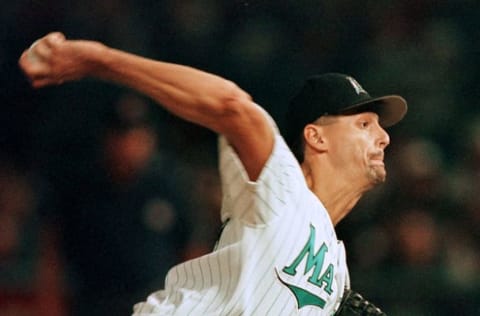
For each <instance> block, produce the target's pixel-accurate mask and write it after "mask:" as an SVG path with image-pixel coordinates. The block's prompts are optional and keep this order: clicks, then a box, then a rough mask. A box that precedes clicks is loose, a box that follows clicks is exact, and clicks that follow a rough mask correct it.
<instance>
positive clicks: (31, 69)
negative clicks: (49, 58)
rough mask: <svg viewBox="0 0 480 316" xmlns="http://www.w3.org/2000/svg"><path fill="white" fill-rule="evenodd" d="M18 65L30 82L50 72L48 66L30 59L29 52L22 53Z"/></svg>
mask: <svg viewBox="0 0 480 316" xmlns="http://www.w3.org/2000/svg"><path fill="white" fill-rule="evenodd" d="M18 63H19V66H20V68H21V69H22V71H23V72H24V73H25V74H26V75H27V76H28V77H29V78H30V79H32V80H33V79H35V78H38V77H43V76H46V75H48V73H49V70H50V66H49V65H48V64H46V63H43V62H40V61H39V60H35V59H32V55H31V52H30V50H26V51H24V52H23V54H22V55H21V56H20V59H19V61H18Z"/></svg>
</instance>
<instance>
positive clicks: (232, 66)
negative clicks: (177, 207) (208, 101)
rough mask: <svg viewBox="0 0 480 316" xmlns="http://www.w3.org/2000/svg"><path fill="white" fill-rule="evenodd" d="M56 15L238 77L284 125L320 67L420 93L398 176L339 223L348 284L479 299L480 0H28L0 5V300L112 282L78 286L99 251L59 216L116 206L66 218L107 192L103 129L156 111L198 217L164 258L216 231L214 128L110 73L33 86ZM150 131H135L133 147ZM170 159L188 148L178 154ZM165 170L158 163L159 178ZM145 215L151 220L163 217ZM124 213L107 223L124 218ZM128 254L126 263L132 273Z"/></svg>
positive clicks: (443, 298)
mask: <svg viewBox="0 0 480 316" xmlns="http://www.w3.org/2000/svg"><path fill="white" fill-rule="evenodd" d="M57 30H59V31H62V32H64V33H65V34H66V36H67V37H68V38H86V39H95V40H99V41H102V42H104V43H106V44H108V45H109V46H112V47H115V48H119V49H124V50H127V51H129V52H132V53H136V54H140V55H144V56H147V57H151V58H154V59H160V60H165V61H170V62H176V63H182V64H187V65H191V66H194V67H197V68H200V69H204V70H207V71H210V72H213V73H216V74H219V75H221V76H223V77H226V78H229V79H231V80H233V81H235V82H236V83H237V84H238V85H239V86H241V87H242V88H244V89H245V90H246V91H248V92H249V93H250V94H251V95H252V96H253V97H254V99H255V100H256V101H257V103H259V104H260V105H262V106H264V107H265V108H266V109H267V110H268V111H269V112H270V113H272V115H273V116H274V118H275V119H277V121H278V123H279V125H280V126H282V125H283V124H284V119H283V113H284V109H285V106H286V104H287V102H288V99H289V98H290V97H291V95H292V94H293V93H294V91H295V90H296V88H298V86H299V85H300V84H301V82H302V80H303V79H304V78H305V77H306V76H308V75H310V74H313V73H321V72H330V71H336V72H344V73H349V74H352V75H353V76H354V77H356V78H357V79H358V80H359V81H360V82H361V83H362V85H363V86H364V88H366V90H367V91H370V92H371V93H372V94H383V93H395V94H400V95H402V96H404V97H405V98H406V99H407V101H408V103H409V108H410V110H409V113H408V115H407V117H406V119H405V120H404V121H403V122H402V124H400V125H398V126H396V127H394V128H392V129H390V134H391V139H392V144H391V146H390V147H389V149H388V151H387V168H388V171H389V179H388V181H387V183H386V184H385V185H384V186H382V187H381V188H379V189H376V190H374V191H373V192H371V193H369V194H368V195H367V196H365V198H364V199H363V200H362V201H361V203H360V204H359V205H358V206H357V208H356V209H355V210H354V211H353V213H352V214H351V215H350V216H349V217H348V218H347V219H346V220H345V221H344V222H342V223H341V224H340V225H339V227H338V235H339V238H341V239H343V240H344V241H345V243H346V247H347V253H348V262H349V266H350V269H351V279H352V283H353V286H354V288H355V289H357V290H358V291H360V292H362V293H364V294H365V296H367V297H368V298H371V299H372V300H373V301H374V302H376V303H377V304H378V305H380V306H382V307H384V309H385V310H386V311H388V312H389V315H393V316H396V315H410V316H412V315H413V316H415V315H419V316H420V315H478V314H480V303H479V302H480V300H479V298H480V286H479V284H480V283H479V275H480V252H479V251H480V233H479V231H480V230H479V229H478V226H479V224H480V186H479V185H478V181H479V177H480V108H479V104H478V100H479V97H480V89H479V88H478V74H479V73H480V38H479V37H480V32H479V30H480V6H479V4H478V2H477V1H473V0H458V1H447V0H445V1H428V0H416V1H413V0H408V1H395V0H392V1H383V0H382V1H351V0H350V1H346V0H339V1H320V0H317V1H314V0H295V1H293V0H286V1H266V0H264V1H233V0H232V1H215V0H203V1H202V0H185V1H173V0H170V1H168V0H166V1H149V0H137V1H133V0H126V1H112V0H96V1H92V0H84V1H77V2H67V1H60V0H47V1H25V0H19V1H7V2H2V4H1V5H0V41H1V46H0V67H1V68H0V69H1V73H0V76H1V77H0V78H1V79H0V80H1V88H0V91H1V99H0V101H1V103H0V315H5V316H8V315H16V316H19V315H82V311H81V308H79V307H78V302H83V301H82V300H83V299H85V300H87V301H88V299H91V300H92V299H93V300H94V301H99V300H100V299H99V297H100V296H95V297H94V298H91V297H90V298H82V295H83V294H81V293H84V292H88V291H90V292H91V293H94V292H95V291H94V289H92V288H88V286H91V283H88V282H87V283H82V282H84V281H80V280H82V276H81V273H79V272H78V269H79V268H78V265H80V266H83V267H84V266H85V265H86V264H87V263H88V262H89V261H90V260H93V259H94V257H96V256H97V257H98V253H99V252H101V250H99V247H100V248H101V242H99V243H98V244H97V243H96V242H95V239H93V240H94V241H93V242H92V240H89V239H85V238H84V236H82V230H81V229H79V233H78V234H75V235H74V236H73V237H72V235H73V234H68V232H69V229H70V226H68V225H67V224H65V223H70V225H71V222H72V221H74V222H75V224H78V225H76V226H75V227H86V228H85V229H86V230H89V229H90V226H91V222H92V221H98V220H101V219H103V220H106V222H105V223H106V224H108V223H109V221H108V218H116V217H120V216H122V215H118V214H116V213H115V207H116V206H115V205H109V206H108V207H106V209H108V211H109V212H112V213H107V214H109V215H108V216H111V217H108V216H106V219H105V218H100V219H98V218H97V217H98V213H93V214H89V215H86V216H84V217H78V216H77V217H75V216H73V217H74V218H73V219H72V213H73V214H78V212H79V207H78V205H80V204H81V205H82V206H83V207H85V208H88V207H90V208H95V207H97V205H96V203H95V201H98V200H99V199H100V200H102V201H103V194H107V193H105V192H104V191H102V190H97V189H96V188H97V187H101V186H102V185H100V184H99V183H97V182H96V181H95V178H96V177H97V175H99V174H101V172H102V171H101V170H100V169H101V168H102V167H101V164H99V163H98V161H99V160H102V158H105V157H102V155H104V151H103V147H102V146H104V145H105V143H104V138H102V137H104V136H105V135H106V131H107V130H109V131H111V129H116V131H117V132H118V131H119V130H122V131H124V130H125V129H131V128H135V127H139V126H140V127H145V126H148V127H149V130H150V131H152V130H153V131H154V134H155V135H154V139H155V141H154V142H153V143H154V147H155V150H154V153H151V154H149V155H151V156H149V157H155V159H157V158H158V157H159V156H161V157H169V159H168V160H167V161H169V162H167V168H164V169H167V170H164V169H158V170H156V172H159V173H162V175H163V176H165V174H168V171H171V170H168V169H172V170H173V169H175V170H178V171H175V173H174V174H175V175H178V181H177V182H176V183H175V184H174V186H178V192H177V193H180V195H181V196H183V199H185V200H188V201H187V202H188V203H187V204H188V205H189V207H186V208H185V209H186V210H187V211H185V212H186V213H187V214H186V215H185V214H184V215H185V216H186V217H187V218H190V221H186V223H187V224H186V225H185V227H182V228H180V231H181V232H182V234H180V235H182V236H178V238H179V239H181V238H184V237H185V236H183V235H184V234H183V233H185V235H188V236H190V237H188V238H187V239H188V240H181V241H179V240H173V241H172V240H171V242H172V243H177V242H178V243H179V245H181V246H179V247H181V250H182V251H181V254H178V255H177V254H175V256H174V257H172V256H173V255H172V254H171V253H170V254H167V255H166V256H168V257H169V260H172V262H173V261H176V260H180V259H183V258H186V257H187V258H188V257H192V256H196V255H200V254H201V253H203V252H205V251H207V249H209V247H211V245H213V242H214V240H215V238H216V235H215V233H216V227H217V226H218V219H217V217H216V214H217V213H218V205H219V202H218V201H219V190H218V179H217V174H216V169H215V168H216V167H215V163H216V158H215V155H216V148H215V145H216V143H215V136H214V135H213V134H212V133H210V132H208V131H205V130H203V129H201V128H198V127H195V126H192V125H190V124H188V123H185V122H181V121H179V120H177V119H175V118H173V117H172V116H170V115H168V114H167V113H165V112H163V111H162V110H160V109H159V108H158V107H156V106H155V105H154V104H152V102H151V101H150V100H148V99H145V98H143V97H139V96H138V95H136V94H135V93H132V92H131V91H127V90H126V89H123V88H119V87H116V86H114V85H111V84H106V83H100V82H97V81H94V80H85V81H83V82H80V83H69V84H66V85H64V86H62V87H54V88H46V89H42V90H39V91H34V90H32V89H31V88H29V85H28V82H26V80H25V79H24V77H23V76H22V74H21V73H20V71H19V69H18V66H17V59H18V57H19V56H20V54H21V52H22V51H23V50H24V49H25V48H27V47H28V46H29V45H30V44H31V43H32V42H33V41H34V40H35V39H37V38H38V37H40V36H43V35H44V34H46V33H48V32H51V31H57ZM122 104H123V105H122ZM124 104H130V105H127V106H125V105H124ZM131 104H133V105H131ZM135 105H137V106H138V107H139V108H141V109H142V110H141V111H140V112H141V113H140V114H138V113H137V114H138V115H137V114H134V115H133V117H132V115H131V113H130V114H126V117H125V115H124V114H122V113H123V112H121V111H122V110H118V109H119V108H125V107H126V108H127V109H130V110H131V108H132V107H135ZM128 111H129V110H127V112H128ZM119 112H120V114H119ZM134 112H135V111H134ZM122 115H123V116H122ZM129 115H130V116H129ZM135 115H137V116H135ZM125 126H127V127H125ZM118 133H120V132H118ZM120 134H121V133H120ZM149 139H150V140H151V138H148V137H147V138H146V140H145V139H140V140H139V139H136V138H134V140H133V142H134V143H135V141H137V142H139V143H135V144H134V145H133V146H134V148H144V147H145V144H144V143H143V142H148V141H149ZM135 146H138V147H135ZM146 147H148V146H146ZM145 150H146V151H147V152H148V148H147V149H145ZM147 156H148V155H147ZM170 161H172V164H173V161H175V164H176V165H177V164H178V165H179V166H175V168H173V167H172V168H169V165H168V163H170ZM146 170H148V169H146ZM148 171H151V170H148ZM105 177H106V178H108V179H109V177H113V176H112V175H111V174H109V173H108V172H107V174H106V176H105ZM167 178H168V177H167ZM159 179H162V177H161V176H160V177H159ZM159 179H155V180H152V181H160V182H159V183H158V184H157V185H159V186H160V187H161V186H162V185H165V184H164V182H162V181H163V180H159ZM110 180H112V179H110ZM111 182H113V180H112V181H111ZM106 183H110V182H108V181H107V182H106ZM102 184H105V183H104V182H102ZM102 189H105V187H104V186H103V187H102ZM122 190H123V189H122ZM121 192H122V191H121V190H120V193H118V192H117V193H118V194H122V193H121ZM126 196H127V197H128V196H130V195H126ZM87 200H88V201H87ZM111 200H115V199H114V198H112V199H111ZM110 202H111V201H110ZM89 203H90V204H89ZM105 203H107V202H105ZM127 204H128V203H127ZM131 211H132V212H135V211H137V210H135V209H132V210H131ZM86 214H88V213H86ZM122 214H123V213H122ZM152 214H154V215H155V214H157V213H155V212H154V213H152ZM159 214H163V215H164V213H162V212H161V211H159ZM170 215H171V214H170ZM174 215H175V214H174ZM95 216H97V217H95ZM192 218H193V219H192ZM150 220H151V221H153V224H152V223H149V224H148V225H150V224H151V225H153V226H155V223H156V222H155V221H156V220H157V219H155V218H153V219H152V218H150ZM78 221H84V222H82V223H80V222H78ZM115 223H118V222H115ZM193 223H197V225H193ZM198 223H201V224H198ZM148 225H147V226H148ZM107 226H108V225H107ZM113 226H114V227H113V228H106V229H105V233H106V234H108V233H111V234H115V233H118V232H115V225H113ZM199 226H200V228H199ZM155 227H156V226H155ZM160 228H162V227H160ZM160 228H159V227H156V229H157V230H158V229H160ZM82 229H83V228H82ZM92 229H93V228H92ZM162 229H163V228H162ZM67 235H68V236H67ZM66 236H67V237H66ZM123 237H124V238H125V242H123V243H122V242H121V243H120V244H121V245H122V246H123V248H121V249H119V250H118V251H119V253H120V252H123V253H127V254H128V253H132V255H134V254H136V256H139V257H142V256H144V255H145V254H148V253H149V251H155V247H154V246H152V247H153V248H145V249H143V251H142V249H140V250H139V251H138V252H133V251H132V243H130V242H129V241H128V237H129V236H128V235H126V236H123ZM66 241H67V242H66ZM87 242H88V243H90V244H86V245H82V246H79V245H80V244H82V243H87ZM72 244H73V245H75V246H76V247H83V248H81V249H83V250H85V249H87V251H85V252H82V255H84V253H87V254H88V253H90V254H91V256H92V257H91V258H88V257H87V258H83V259H82V260H80V261H79V258H76V257H75V253H74V254H71V253H70V252H69V251H68V249H71V248H69V247H71V245H72ZM152 249H153V250H152ZM162 249H163V248H162ZM88 250H90V251H88ZM77 254H78V253H77ZM145 257H146V256H145ZM110 259H111V261H112V262H109V264H115V263H119V262H121V260H120V259H118V258H117V257H114V258H110ZM144 260H145V261H148V260H147V259H144ZM159 260H162V258H159ZM115 261H117V262H115ZM163 261H164V260H163ZM136 264H137V265H136V266H135V267H139V266H141V267H143V268H142V269H143V270H144V271H146V272H145V274H146V276H145V278H147V279H148V278H151V279H156V280H158V279H162V276H161V275H157V274H158V272H156V271H157V270H155V269H154V268H152V266H153V265H155V264H159V263H157V262H156V263H155V264H154V263H152V262H142V263H141V264H140V263H138V262H137V263H136ZM162 264H166V263H165V262H163V263H162ZM118 265H119V266H120V268H119V271H118V276H122V275H128V273H127V272H126V271H125V270H122V269H123V268H121V264H120V263H119V264H118ZM125 269H127V268H125ZM80 270H81V269H80ZM143 270H142V271H143ZM86 271H89V272H88V273H89V274H91V277H92V278H93V279H97V280H101V281H98V282H99V283H98V284H96V285H95V286H98V288H99V289H100V288H102V286H104V284H100V283H101V282H105V283H112V280H111V279H110V278H108V277H104V278H101V277H98V278H96V277H95V275H94V274H95V269H91V270H86ZM99 271H100V270H99ZM122 273H123V274H122ZM118 276H117V277H118ZM136 277H138V276H135V278H136ZM139 279H140V278H139ZM142 280H143V279H142ZM116 282H118V283H114V284H110V286H109V287H110V288H114V289H117V290H118V288H119V287H127V288H128V287H129V286H133V285H131V284H130V282H129V278H128V277H125V280H123V281H122V280H116ZM160 283H161V281H157V283H156V284H155V286H159V284H160ZM86 284H87V285H86ZM153 284H154V282H152V283H151V284H150V283H149V286H150V285H151V286H152V288H154V287H153ZM85 287H86V290H85ZM80 288H82V289H83V292H82V290H80ZM152 288H149V287H148V288H147V286H145V287H144V288H142V285H137V287H136V288H135V291H132V292H135V293H131V294H132V295H131V296H130V297H122V300H121V301H122V302H123V304H124V305H125V306H131V305H132V304H133V303H134V302H136V301H138V300H140V299H143V298H144V295H145V294H146V293H148V291H150V290H151V289H152ZM110 290H111V291H113V292H108V295H107V294H105V297H104V298H102V299H101V301H103V302H104V304H103V305H104V306H101V307H100V306H98V311H100V310H102V308H107V309H108V308H111V310H114V307H113V306H117V305H121V304H120V303H118V301H117V302H116V301H114V300H111V301H110V300H109V298H108V297H109V296H115V293H116V292H115V290H112V289H110ZM118 291H120V290H118ZM126 292H128V291H126ZM105 293H107V292H105ZM122 295H125V294H124V293H123V292H122ZM119 296H120V295H119ZM88 308H93V307H91V306H88ZM88 308H87V309H88ZM124 308H127V307H124ZM128 308H130V307H128ZM2 310H3V311H2ZM92 313H93V312H92V311H90V312H88V311H87V312H86V313H85V314H86V315H94V314H92ZM119 313H128V311H127V312H125V310H122V309H119Z"/></svg>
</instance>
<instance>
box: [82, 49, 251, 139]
mask: <svg viewBox="0 0 480 316" xmlns="http://www.w3.org/2000/svg"><path fill="white" fill-rule="evenodd" d="M91 58H94V59H95V60H96V61H95V62H94V64H95V65H96V67H95V68H93V69H92V70H91V75H93V76H94V77H97V78H100V79H103V80H107V81H111V82H116V83H119V84H121V85H124V86H128V87H131V88H133V89H135V90H137V91H139V92H141V93H143V94H145V95H148V96H150V97H151V98H152V99H154V100H155V101H157V102H158V103H160V104H161V105H162V106H163V107H165V108H166V109H167V110H169V111H171V112H173V113H174V114H176V115H178V116H180V117H182V118H183V119H186V120H189V121H193V122H195V123H198V124H201V125H204V126H207V127H209V128H212V129H214V130H216V131H219V130H218V129H219V126H218V124H217V122H218V118H221V117H223V116H227V115H228V112H229V111H231V109H229V107H228V106H227V105H228V104H229V103H230V102H232V101H235V100H234V99H242V98H244V99H248V100H250V96H249V95H248V94H247V93H245V92H244V91H243V90H241V89H239V88H238V87H237V86H236V85H235V84H234V83H233V82H231V81H228V80H226V79H223V78H221V77H219V76H216V75H213V74H210V73H207V72H204V71H201V70H198V69H194V68H191V67H188V66H183V65H178V64H171V63H166V62H160V61H154V60H151V59H147V58H143V57H140V56H136V55H132V54H130V53H126V52H123V51H119V50H116V49H112V48H108V47H103V49H101V50H98V51H97V52H96V54H94V55H93V56H91ZM220 129H221V128H220Z"/></svg>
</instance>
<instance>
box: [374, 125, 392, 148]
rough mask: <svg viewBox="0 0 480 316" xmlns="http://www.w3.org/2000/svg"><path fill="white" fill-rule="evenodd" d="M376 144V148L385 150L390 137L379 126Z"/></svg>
mask: <svg viewBox="0 0 480 316" xmlns="http://www.w3.org/2000/svg"><path fill="white" fill-rule="evenodd" d="M377 142H378V146H379V147H380V148H382V149H385V148H386V147H387V146H388V145H389V144H390V135H388V133H387V131H385V130H384V129H383V127H381V126H380V125H378V138H377Z"/></svg>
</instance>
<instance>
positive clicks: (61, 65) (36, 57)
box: [18, 32, 103, 88]
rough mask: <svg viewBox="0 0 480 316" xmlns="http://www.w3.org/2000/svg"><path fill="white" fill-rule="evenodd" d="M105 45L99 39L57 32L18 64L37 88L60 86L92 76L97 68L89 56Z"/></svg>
mask: <svg viewBox="0 0 480 316" xmlns="http://www.w3.org/2000/svg"><path fill="white" fill-rule="evenodd" d="M102 47H103V45H102V44H100V43H98V42H93V41H79V40H78V41H74V40H67V39H66V38H65V36H64V35H63V34H62V33H59V32H54V33H50V34H48V35H46V36H44V37H42V38H40V39H39V40H37V41H35V42H34V43H33V44H32V45H31V46H30V48H28V49H27V50H25V51H24V52H23V54H22V55H21V57H20V59H19V61H18V63H19V65H20V68H21V69H22V71H23V72H24V73H25V75H26V76H27V77H28V78H29V79H30V81H31V84H32V86H33V87H35V88H40V87H44V86H48V85H58V84H62V83H63V82H66V81H72V80H78V79H81V78H83V77H85V76H88V74H89V71H90V70H91V69H92V67H94V64H93V63H91V62H90V60H89V56H90V55H91V54H92V52H93V51H94V50H99V49H102Z"/></svg>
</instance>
